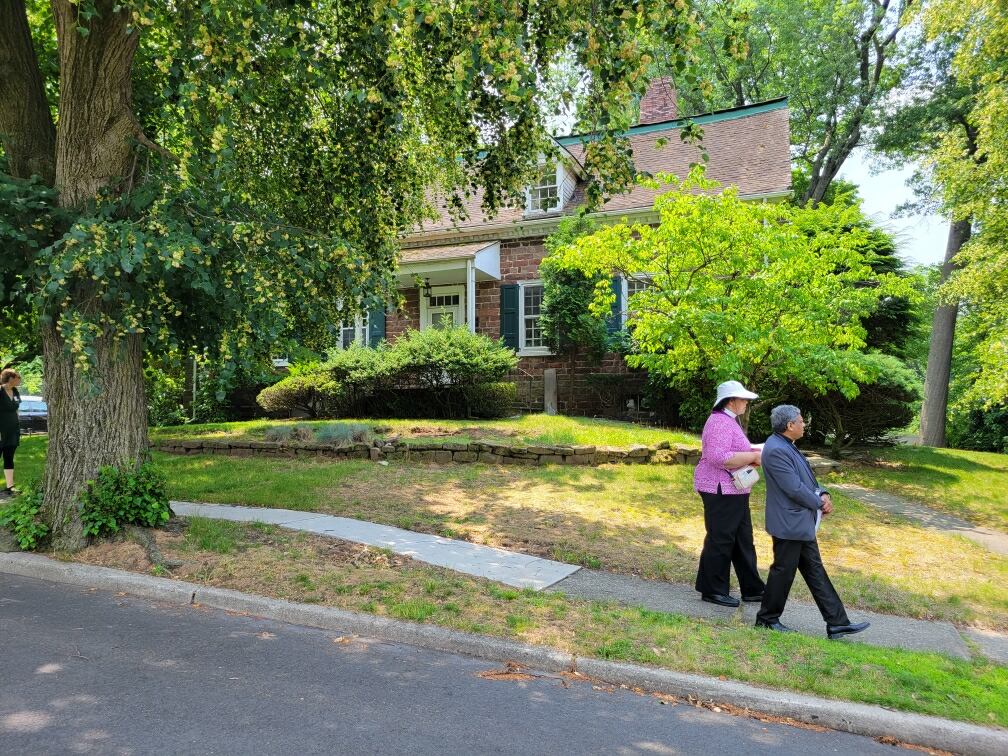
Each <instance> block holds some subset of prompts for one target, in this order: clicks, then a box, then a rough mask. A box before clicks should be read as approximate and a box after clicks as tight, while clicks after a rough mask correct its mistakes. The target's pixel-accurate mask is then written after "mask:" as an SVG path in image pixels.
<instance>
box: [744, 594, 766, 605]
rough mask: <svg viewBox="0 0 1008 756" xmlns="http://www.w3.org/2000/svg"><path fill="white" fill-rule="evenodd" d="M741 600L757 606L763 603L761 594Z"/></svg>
mask: <svg viewBox="0 0 1008 756" xmlns="http://www.w3.org/2000/svg"><path fill="white" fill-rule="evenodd" d="M742 600H743V601H745V602H746V603H747V604H758V603H760V602H761V601H763V594H762V593H754V594H753V595H751V596H743V597H742Z"/></svg>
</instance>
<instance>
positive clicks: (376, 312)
mask: <svg viewBox="0 0 1008 756" xmlns="http://www.w3.org/2000/svg"><path fill="white" fill-rule="evenodd" d="M383 341H385V307H384V305H379V306H378V307H375V308H373V309H372V310H371V311H370V312H369V313H368V345H369V346H373V347H374V346H378V345H379V344H381V343H382V342H383Z"/></svg>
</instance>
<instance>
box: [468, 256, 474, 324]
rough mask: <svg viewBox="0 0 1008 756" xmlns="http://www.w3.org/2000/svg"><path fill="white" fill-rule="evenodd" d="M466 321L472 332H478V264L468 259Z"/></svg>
mask: <svg viewBox="0 0 1008 756" xmlns="http://www.w3.org/2000/svg"><path fill="white" fill-rule="evenodd" d="M466 323H468V324H469V331H470V333H476V265H475V264H474V263H473V261H472V260H471V259H467V260H466Z"/></svg>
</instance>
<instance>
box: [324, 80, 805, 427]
mask: <svg viewBox="0 0 1008 756" xmlns="http://www.w3.org/2000/svg"><path fill="white" fill-rule="evenodd" d="M690 120H692V121H693V122H694V123H696V124H698V125H699V126H701V127H702V128H703V131H704V139H703V144H704V148H705V149H706V151H707V152H708V154H709V156H710V160H709V162H708V169H707V170H708V176H709V177H711V178H713V179H716V180H717V181H719V182H721V183H722V184H723V185H726V186H727V185H734V186H737V187H738V189H739V193H740V195H741V197H742V198H744V199H749V200H752V201H775V200H780V199H782V198H785V197H787V196H788V195H789V193H790V186H791V162H790V153H789V148H790V140H789V129H788V107H787V101H786V100H785V99H777V100H772V101H769V102H764V103H759V104H756V105H749V106H744V107H738V108H731V109H728V110H721V111H715V112H712V113H708V114H704V115H699V116H694V117H693V118H692V119H690ZM685 123H686V120H685V119H680V118H678V113H677V108H676V96H675V91H674V89H672V88H671V87H669V86H668V85H667V84H664V83H663V82H658V83H656V84H655V85H653V86H652V88H651V89H650V90H649V91H648V93H647V94H646V95H645V96H644V98H642V100H641V107H640V120H639V122H638V123H637V125H635V126H633V127H631V128H630V129H629V131H628V133H627V136H628V137H629V140H630V145H631V148H632V151H633V152H632V154H633V160H634V163H635V166H636V168H637V170H638V171H641V172H648V173H651V174H656V173H659V172H665V173H672V174H674V175H676V176H680V177H683V176H685V175H686V174H687V173H688V171H689V165H690V163H691V162H695V161H696V160H697V158H698V154H699V153H698V150H697V148H696V147H695V146H691V145H685V144H683V143H682V141H681V139H680V136H679V130H680V129H681V128H682V126H683V125H684V124H685ZM588 138H590V135H570V136H561V137H556V142H557V144H558V145H559V147H560V148H561V152H562V153H564V156H565V163H566V164H564V163H563V162H561V163H558V164H556V165H544V166H543V168H544V170H543V172H542V174H541V177H540V180H539V183H538V184H536V185H535V186H530V187H529V188H528V190H527V192H526V203H525V206H524V207H506V208H502V209H501V211H500V212H499V213H498V214H497V215H496V217H493V218H487V217H485V216H484V215H483V213H482V212H481V210H480V197H479V196H474V197H473V198H472V199H471V201H470V202H469V205H468V207H467V208H466V210H467V214H468V218H467V219H465V220H462V221H459V222H457V223H456V222H453V221H452V219H451V218H450V217H449V216H448V215H447V214H444V215H443V216H442V217H441V218H440V219H439V220H438V221H436V222H433V223H427V224H425V225H424V226H423V227H422V228H421V229H419V230H418V231H417V232H416V233H414V234H412V235H410V236H408V237H406V238H405V239H404V240H403V251H402V257H401V262H400V267H399V270H398V280H399V286H400V291H401V293H402V294H403V297H404V299H405V307H404V308H403V309H402V310H400V311H396V312H388V313H385V314H382V313H371V314H370V315H365V316H363V317H361V318H359V319H358V320H357V321H356V322H353V323H346V324H344V328H343V334H342V342H343V343H344V344H349V343H351V342H352V341H354V340H358V341H362V342H365V343H376V342H377V341H378V340H380V339H383V338H387V339H390V340H394V339H395V338H396V337H397V336H398V335H400V334H402V333H403V332H404V331H405V330H406V329H408V328H413V329H424V328H431V327H438V326H439V325H443V324H455V325H458V324H466V325H468V327H469V329H470V330H472V331H474V332H478V333H482V334H485V335H487V336H489V337H491V338H494V339H497V338H503V340H504V342H505V344H507V345H509V346H511V347H512V348H514V349H515V350H516V352H517V353H518V356H519V364H518V368H517V370H516V372H515V374H514V375H513V376H511V378H512V379H513V380H514V381H515V382H516V383H517V384H518V388H519V399H520V402H521V404H522V405H523V408H524V409H526V410H532V411H535V410H541V409H542V408H543V375H544V371H546V370H550V369H553V370H555V371H556V376H557V382H558V392H557V394H558V396H557V398H558V405H559V406H558V409H559V411H560V412H564V413H568V414H587V415H607V416H626V414H627V409H628V407H629V408H630V409H631V410H632V409H633V408H635V407H637V406H639V391H640V388H641V387H642V384H643V376H642V375H641V374H640V373H639V372H636V371H630V370H629V369H628V368H627V367H626V365H625V364H624V362H623V358H622V356H621V355H617V354H608V355H606V356H605V357H604V358H603V359H602V361H601V362H594V361H590V360H587V359H581V358H578V359H571V358H570V357H568V356H564V357H558V356H554V355H552V354H551V353H550V351H549V349H548V347H547V346H545V343H544V340H543V334H542V330H541V329H540V328H539V327H538V320H539V313H540V305H541V303H542V291H543V287H542V281H541V280H540V277H539V263H540V262H541V261H542V259H543V256H544V254H545V250H544V247H543V239H544V238H545V237H546V236H548V235H549V234H550V233H551V232H552V231H553V230H554V229H555V228H556V227H557V225H558V223H559V222H560V220H561V219H562V218H563V217H564V216H566V215H570V214H573V213H576V212H577V210H578V209H579V208H580V207H581V206H582V205H583V203H584V191H583V187H584V182H583V180H582V177H581V176H580V175H579V172H580V162H579V158H580V157H581V156H582V154H583V144H584V142H585V141H586V139H588ZM660 193H661V190H657V191H656V190H653V189H649V188H644V187H640V186H635V187H633V188H632V189H630V190H629V191H627V192H625V193H624V194H620V195H618V196H614V197H611V198H610V199H609V200H608V201H607V202H605V204H604V205H603V206H602V207H601V208H599V209H598V211H597V212H595V213H594V214H593V217H594V218H595V219H596V220H597V221H599V222H600V223H603V224H604V223H617V222H621V221H624V220H625V221H628V222H631V223H656V222H657V220H658V218H657V214H656V213H655V212H654V209H653V203H654V199H655V197H656V196H657V195H658V194H660ZM417 280H420V281H422V282H423V284H422V285H421V286H420V287H417V284H416V282H417ZM640 285H642V282H640V281H635V280H631V281H627V280H625V279H622V280H621V279H614V291H615V293H616V295H617V305H616V307H615V308H614V310H615V315H616V317H617V318H622V319H623V322H624V323H625V306H624V304H623V303H625V302H626V301H627V300H628V297H629V296H630V295H632V294H633V293H634V291H635V287H637V286H640Z"/></svg>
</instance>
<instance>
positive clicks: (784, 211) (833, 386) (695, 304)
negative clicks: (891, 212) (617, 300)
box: [554, 169, 917, 397]
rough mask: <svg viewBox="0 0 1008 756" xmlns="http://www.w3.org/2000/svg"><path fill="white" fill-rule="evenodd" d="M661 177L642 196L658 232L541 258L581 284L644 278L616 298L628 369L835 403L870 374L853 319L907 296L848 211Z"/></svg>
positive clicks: (619, 232) (610, 238)
mask: <svg viewBox="0 0 1008 756" xmlns="http://www.w3.org/2000/svg"><path fill="white" fill-rule="evenodd" d="M663 179H664V180H667V181H669V182H670V183H672V185H673V187H674V188H673V191H670V192H669V193H667V194H664V195H662V196H660V197H659V198H658V199H657V200H656V201H655V209H656V210H657V211H658V212H659V214H660V219H661V220H660V223H659V224H658V225H657V226H647V225H626V224H622V225H615V226H610V227H608V228H603V229H602V230H600V231H597V232H596V233H594V234H592V235H590V236H586V237H582V238H581V239H578V240H577V241H575V242H574V243H573V244H571V245H569V246H566V247H563V248H561V249H559V250H558V251H557V259H556V260H555V262H554V264H556V265H560V266H563V267H566V268H569V269H572V270H577V271H580V272H581V273H583V274H584V275H586V276H589V277H591V276H596V275H599V274H607V275H608V274H610V273H612V272H617V273H620V274H623V275H629V276H639V275H641V274H649V276H650V281H651V283H650V286H648V288H646V289H645V290H643V291H640V292H638V293H636V294H634V295H633V296H632V297H630V301H629V302H627V304H626V306H627V310H628V313H629V323H628V329H629V335H630V337H631V343H632V351H631V353H630V354H628V355H627V357H626V361H627V364H628V365H630V366H631V367H638V368H646V369H647V370H648V371H649V372H650V373H651V374H652V375H655V376H660V377H661V378H663V379H665V380H666V381H667V382H668V383H669V384H670V385H672V386H685V385H686V384H687V383H688V381H689V380H690V379H691V378H693V377H694V376H696V375H697V374H702V375H705V376H706V377H707V378H708V379H709V382H710V383H711V384H712V385H714V384H717V383H719V382H721V381H724V380H728V379H731V378H736V379H739V380H742V381H743V382H744V383H745V384H746V385H753V386H755V387H757V390H758V387H759V386H760V384H761V383H762V382H764V381H773V382H774V383H776V384H781V383H784V382H785V381H795V382H797V383H799V384H801V385H803V386H805V387H807V388H808V389H810V390H811V391H813V392H815V393H825V392H827V391H830V390H835V391H839V392H841V393H842V394H844V395H845V396H848V397H852V396H855V395H856V394H857V392H858V384H859V383H865V382H870V381H871V380H872V379H873V378H874V377H875V375H876V373H877V371H878V364H879V363H878V361H877V360H873V359H869V358H868V356H867V353H866V351H865V344H866V342H865V338H866V330H865V327H864V325H863V324H862V323H863V321H864V320H865V318H867V317H868V316H869V315H871V314H872V313H874V312H875V311H876V310H877V309H878V308H879V306H880V303H881V302H883V301H884V300H885V299H886V298H889V297H907V298H910V299H913V298H916V296H917V295H916V293H915V292H914V290H913V286H912V282H911V281H910V280H909V279H907V278H904V277H901V276H898V275H896V274H895V273H886V272H877V271H876V270H874V269H873V263H877V262H878V261H877V260H876V257H877V255H876V253H875V252H874V251H873V247H874V244H873V243H872V238H871V233H872V231H871V229H870V228H869V227H868V226H867V224H866V223H865V220H864V217H863V216H862V215H861V213H860V210H859V208H858V207H857V206H856V205H854V206H851V205H848V204H845V203H836V204H834V205H819V206H818V207H815V208H813V207H810V206H807V207H804V208H802V207H793V206H791V205H789V204H767V203H753V202H744V201H742V200H741V199H739V196H738V193H737V191H736V190H735V189H734V188H728V189H723V190H722V189H721V188H720V187H719V186H718V185H717V184H715V183H714V182H711V181H708V180H706V179H704V178H703V175H702V171H701V170H699V169H696V170H694V172H693V173H692V174H691V175H690V177H689V178H688V179H687V180H685V181H683V182H679V181H678V180H677V179H675V178H674V177H663ZM876 267H880V266H877V265H876ZM612 300H613V295H612V293H611V289H610V287H608V286H607V285H606V284H605V283H603V284H600V285H599V286H598V287H597V288H596V295H595V298H594V301H593V303H592V305H591V306H592V308H593V310H594V311H595V312H596V314H598V315H606V314H608V312H609V308H610V307H611V305H612Z"/></svg>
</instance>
